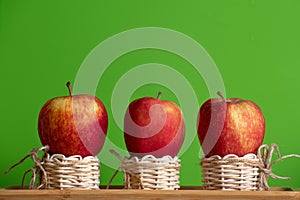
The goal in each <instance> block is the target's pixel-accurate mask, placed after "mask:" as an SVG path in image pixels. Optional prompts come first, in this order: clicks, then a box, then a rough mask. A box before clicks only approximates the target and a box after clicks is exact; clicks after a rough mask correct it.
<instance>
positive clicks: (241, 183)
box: [201, 154, 260, 191]
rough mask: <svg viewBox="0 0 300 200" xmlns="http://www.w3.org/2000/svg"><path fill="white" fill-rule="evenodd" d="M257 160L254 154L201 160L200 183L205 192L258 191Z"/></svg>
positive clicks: (258, 172)
mask: <svg viewBox="0 0 300 200" xmlns="http://www.w3.org/2000/svg"><path fill="white" fill-rule="evenodd" d="M259 165H260V163H259V159H258V158H257V156H256V155H255V154H247V155H245V156H243V157H238V156H236V155H233V154H229V155H226V156H224V157H223V158H221V157H220V156H217V155H216V156H211V157H209V158H202V160H201V167H202V181H203V184H204V188H205V189H207V190H250V191H255V190H259V189H260V188H259V186H260V178H259V175H260V171H259Z"/></svg>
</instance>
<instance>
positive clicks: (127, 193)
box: [0, 189, 300, 200]
mask: <svg viewBox="0 0 300 200" xmlns="http://www.w3.org/2000/svg"><path fill="white" fill-rule="evenodd" d="M27 199H32V200H40V199H45V200H50V199H70V200H79V199H80V200H81V199H83V200H96V199H97V200H99V199H112V200H117V199H118V200H119V199H121V200H127V199H128V200H129V199H135V200H139V199H143V200H145V199H152V200H154V199H155V200H160V199H167V200H169V199H183V200H192V199H197V200H201V199H206V200H211V199H217V200H225V199H226V200H227V199H233V200H237V199H243V200H245V199H250V200H251V199H253V200H254V199H255V200H263V199H264V200H268V199H270V200H288V199H299V200H300V192H295V191H255V192H253V191H249V192H247V191H243V192H242V191H216V190H215V191H207V190H193V189H192V190H177V191H167V190H156V191H153V190H152V191H145V190H121V189H111V190H0V200H27Z"/></svg>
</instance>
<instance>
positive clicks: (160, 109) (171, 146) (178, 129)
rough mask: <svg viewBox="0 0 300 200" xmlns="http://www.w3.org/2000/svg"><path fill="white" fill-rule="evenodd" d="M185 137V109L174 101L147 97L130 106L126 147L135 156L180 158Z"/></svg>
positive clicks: (126, 129) (125, 127)
mask: <svg viewBox="0 0 300 200" xmlns="http://www.w3.org/2000/svg"><path fill="white" fill-rule="evenodd" d="M184 135H185V125H184V118H183V114H182V111H181V109H180V108H179V107H178V106H177V105H176V104H175V103H173V102H172V101H168V100H160V99H159V98H152V97H144V98H140V99H136V100H134V101H133V102H131V103H130V105H129V107H128V108H127V111H126V114H125V118H124V138H125V144H126V147H127V149H128V151H129V153H130V154H131V155H132V156H137V157H142V156H144V155H153V156H155V157H157V158H159V157H163V156H166V155H170V156H172V157H174V156H176V155H177V154H178V152H179V150H180V148H181V146H182V144H183V141H184Z"/></svg>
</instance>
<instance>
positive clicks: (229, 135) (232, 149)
mask: <svg viewBox="0 0 300 200" xmlns="http://www.w3.org/2000/svg"><path fill="white" fill-rule="evenodd" d="M218 95H219V96H221V99H219V98H212V99H209V100H208V101H206V102H205V103H204V104H203V105H202V106H201V108H200V111H199V113H198V137H199V140H200V143H201V146H202V149H203V152H204V154H205V156H206V157H210V156H212V155H219V156H222V157H223V156H225V155H227V154H236V155H237V156H243V155H245V154H248V153H254V154H256V153H257V150H258V148H259V146H260V145H261V144H262V142H263V139H264V134H265V120H264V116H263V113H262V111H261V109H260V108H259V107H258V105H256V104H255V103H254V102H252V101H250V100H243V99H239V98H230V99H225V98H224V97H223V95H222V94H221V93H220V92H218Z"/></svg>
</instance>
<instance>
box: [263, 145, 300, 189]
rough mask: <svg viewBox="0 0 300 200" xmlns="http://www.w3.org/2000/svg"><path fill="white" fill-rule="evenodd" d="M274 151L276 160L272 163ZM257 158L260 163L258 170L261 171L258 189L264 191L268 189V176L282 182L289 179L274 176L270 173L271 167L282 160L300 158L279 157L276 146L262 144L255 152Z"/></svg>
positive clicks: (298, 156) (297, 156)
mask: <svg viewBox="0 0 300 200" xmlns="http://www.w3.org/2000/svg"><path fill="white" fill-rule="evenodd" d="M274 150H275V152H276V154H277V157H278V158H277V159H276V160H274V161H273V162H272V156H273V153H274ZM257 157H258V159H259V161H260V166H259V169H260V171H261V173H260V184H261V185H260V188H262V189H264V190H268V189H269V185H268V177H269V176H270V177H271V178H278V179H282V180H289V179H290V177H283V176H278V175H276V174H274V173H273V172H272V167H273V166H274V165H275V164H276V163H278V162H279V161H281V160H284V159H286V158H290V157H296V158H300V155H298V154H288V155H285V156H281V155H280V151H279V148H278V146H277V144H271V145H270V147H269V146H268V145H266V144H264V145H261V146H260V147H259V149H258V152H257Z"/></svg>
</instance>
